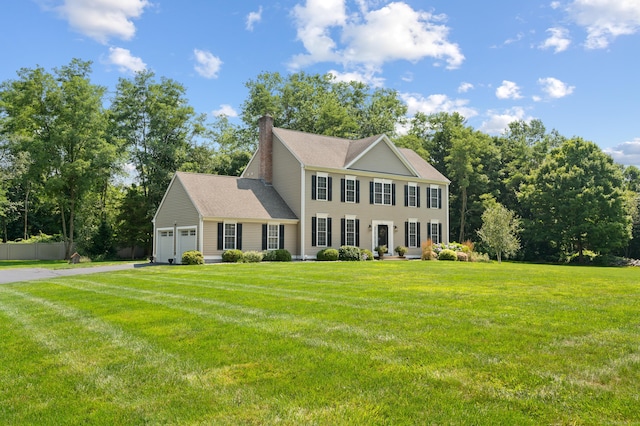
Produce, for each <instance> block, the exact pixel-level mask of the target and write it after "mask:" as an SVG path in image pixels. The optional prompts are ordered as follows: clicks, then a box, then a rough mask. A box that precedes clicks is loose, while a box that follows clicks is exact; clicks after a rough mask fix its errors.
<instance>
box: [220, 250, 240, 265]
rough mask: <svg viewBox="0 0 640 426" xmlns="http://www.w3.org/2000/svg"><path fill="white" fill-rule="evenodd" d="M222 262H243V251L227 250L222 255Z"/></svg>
mask: <svg viewBox="0 0 640 426" xmlns="http://www.w3.org/2000/svg"><path fill="white" fill-rule="evenodd" d="M222 261H223V262H229V263H237V262H241V261H242V251H241V250H238V249H232V250H227V251H225V252H224V253H222Z"/></svg>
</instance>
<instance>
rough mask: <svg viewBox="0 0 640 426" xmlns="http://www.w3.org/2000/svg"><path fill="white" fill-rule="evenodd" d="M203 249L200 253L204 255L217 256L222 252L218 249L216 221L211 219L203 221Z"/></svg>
mask: <svg viewBox="0 0 640 426" xmlns="http://www.w3.org/2000/svg"><path fill="white" fill-rule="evenodd" d="M203 227H204V230H203V235H204V242H203V246H204V249H203V251H202V254H203V255H204V256H205V258H206V257H212V256H216V255H217V256H219V255H221V254H222V252H220V251H219V250H218V222H214V221H212V220H205V221H204V225H203Z"/></svg>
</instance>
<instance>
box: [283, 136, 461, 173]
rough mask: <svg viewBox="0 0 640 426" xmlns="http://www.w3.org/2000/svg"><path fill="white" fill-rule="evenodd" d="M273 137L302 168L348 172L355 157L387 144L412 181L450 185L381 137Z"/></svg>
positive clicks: (424, 163) (415, 157)
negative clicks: (284, 146) (285, 147)
mask: <svg viewBox="0 0 640 426" xmlns="http://www.w3.org/2000/svg"><path fill="white" fill-rule="evenodd" d="M273 133H274V135H276V136H277V137H278V139H280V141H282V143H284V144H285V145H286V146H287V147H288V148H289V150H290V151H291V153H292V154H293V155H294V156H295V157H296V158H297V159H298V161H300V162H301V163H302V164H303V165H305V166H310V167H321V168H330V169H348V166H349V165H350V164H351V163H353V161H354V160H356V159H357V158H358V157H359V156H361V155H363V153H365V152H366V151H367V150H368V149H370V148H372V147H373V146H374V145H376V144H378V143H388V145H389V147H390V148H391V150H392V151H393V152H395V154H396V155H397V156H398V158H399V159H400V160H401V161H403V162H404V163H405V164H406V165H407V166H408V168H409V169H413V170H412V172H414V173H415V174H416V177H419V178H422V179H428V180H433V181H438V182H447V183H448V182H450V181H449V179H447V178H446V177H445V176H444V175H442V173H440V172H438V171H437V170H436V169H435V167H433V166H432V165H431V164H429V163H428V162H427V161H425V160H424V159H423V158H422V157H420V156H419V155H418V154H416V152H415V151H413V150H411V149H406V148H397V147H396V146H395V145H394V144H393V143H392V142H391V141H390V140H389V139H388V138H387V136H385V135H377V136H371V137H368V138H364V139H359V140H349V139H344V138H337V137H333V136H323V135H314V134H311V133H304V132H299V131H296V130H287V129H282V128H274V129H273Z"/></svg>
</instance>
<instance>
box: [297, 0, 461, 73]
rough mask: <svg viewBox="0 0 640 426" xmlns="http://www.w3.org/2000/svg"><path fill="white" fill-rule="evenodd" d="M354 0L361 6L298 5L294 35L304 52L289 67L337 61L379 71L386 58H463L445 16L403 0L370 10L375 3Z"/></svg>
mask: <svg viewBox="0 0 640 426" xmlns="http://www.w3.org/2000/svg"><path fill="white" fill-rule="evenodd" d="M357 3H358V5H359V10H358V11H357V12H353V13H349V12H348V11H347V6H346V3H345V0H307V1H306V3H305V5H304V6H302V5H300V4H298V5H296V6H295V8H294V12H293V15H294V18H295V23H296V26H297V34H298V39H299V40H300V41H302V43H303V45H304V47H305V49H306V51H307V53H305V54H301V55H297V56H294V57H293V59H292V61H291V66H292V68H294V69H296V68H301V67H304V66H307V65H311V64H314V63H318V62H336V63H342V64H345V65H346V66H354V65H355V66H362V67H366V68H368V69H371V70H375V71H379V70H380V68H381V67H382V65H384V63H386V62H391V61H397V60H406V61H411V62H417V61H419V60H421V59H424V58H427V57H429V58H433V59H435V60H436V64H437V65H440V64H441V63H443V64H446V67H447V68H450V69H452V68H458V67H459V66H460V65H461V64H462V62H463V61H464V55H463V54H462V53H461V51H460V48H459V47H458V45H457V44H455V43H451V42H450V41H449V40H448V35H449V27H447V26H446V25H444V24H443V22H444V20H445V16H444V15H434V14H432V13H428V12H423V11H416V10H414V9H413V8H411V6H409V5H408V4H406V3H404V2H393V3H389V4H387V5H386V6H384V7H382V8H380V9H376V10H369V9H368V6H369V5H374V3H373V2H365V1H362V0H361V1H359V2H357ZM338 42H340V45H339V44H338Z"/></svg>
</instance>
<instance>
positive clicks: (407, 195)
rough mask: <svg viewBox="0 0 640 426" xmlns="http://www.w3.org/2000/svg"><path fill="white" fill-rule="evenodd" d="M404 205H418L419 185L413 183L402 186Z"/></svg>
mask: <svg viewBox="0 0 640 426" xmlns="http://www.w3.org/2000/svg"><path fill="white" fill-rule="evenodd" d="M404 205H405V207H420V187H419V186H417V185H416V184H415V183H409V184H407V185H405V186H404Z"/></svg>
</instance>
